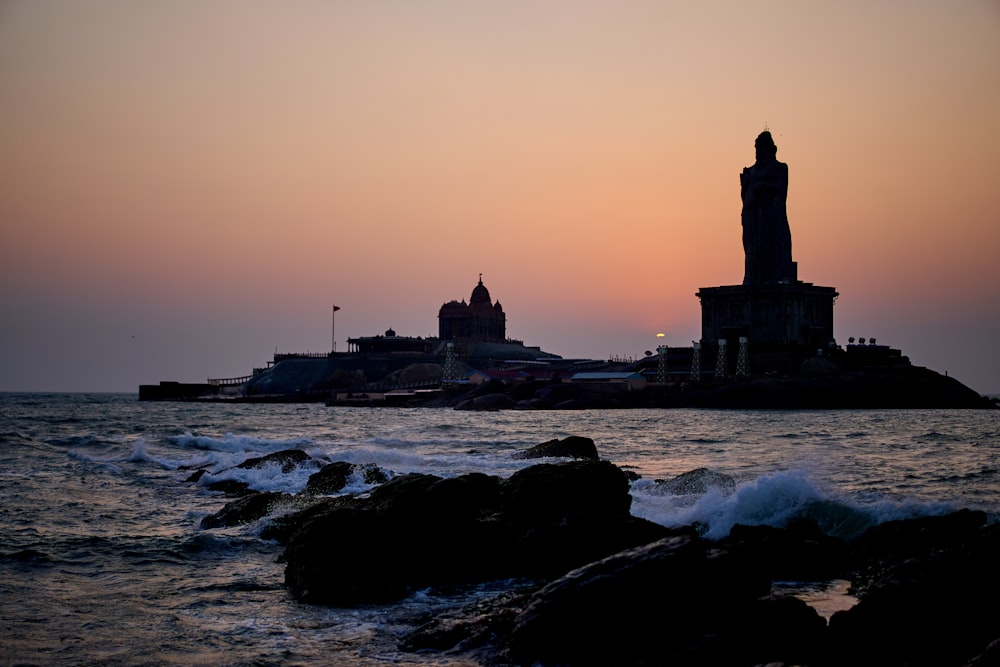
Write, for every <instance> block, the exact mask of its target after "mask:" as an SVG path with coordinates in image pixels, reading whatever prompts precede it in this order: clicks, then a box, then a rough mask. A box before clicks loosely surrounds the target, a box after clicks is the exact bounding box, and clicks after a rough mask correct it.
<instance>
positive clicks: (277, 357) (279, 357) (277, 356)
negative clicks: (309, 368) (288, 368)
mask: <svg viewBox="0 0 1000 667" xmlns="http://www.w3.org/2000/svg"><path fill="white" fill-rule="evenodd" d="M329 356H330V353H329V352H281V353H278V352H275V353H274V363H278V362H279V361H284V360H285V359H326V358H327V357H329Z"/></svg>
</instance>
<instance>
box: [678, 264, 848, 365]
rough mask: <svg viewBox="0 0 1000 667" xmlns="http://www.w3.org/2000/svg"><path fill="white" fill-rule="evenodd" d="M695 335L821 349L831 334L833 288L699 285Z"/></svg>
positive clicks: (708, 339) (710, 339) (714, 339)
mask: <svg viewBox="0 0 1000 667" xmlns="http://www.w3.org/2000/svg"><path fill="white" fill-rule="evenodd" d="M696 296H697V297H698V298H699V299H700V300H701V339H702V341H704V342H706V343H708V344H713V343H716V342H717V341H718V340H719V339H722V338H724V339H726V340H727V341H729V343H730V344H731V345H734V344H736V342H737V341H738V340H739V338H740V336H746V337H747V339H748V340H749V342H750V344H751V345H753V346H754V347H758V348H759V347H762V346H763V347H773V348H802V349H803V350H806V351H811V350H819V349H826V348H827V347H828V346H829V344H830V343H831V342H832V341H833V340H834V338H833V304H834V301H835V300H836V298H837V290H836V289H834V288H833V287H820V286H818V285H813V284H812V283H804V282H800V281H795V282H787V283H774V284H766V285H723V286H721V287H702V288H701V289H700V290H699V291H698V293H697V295H696Z"/></svg>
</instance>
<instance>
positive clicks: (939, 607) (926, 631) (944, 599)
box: [829, 511, 1000, 667]
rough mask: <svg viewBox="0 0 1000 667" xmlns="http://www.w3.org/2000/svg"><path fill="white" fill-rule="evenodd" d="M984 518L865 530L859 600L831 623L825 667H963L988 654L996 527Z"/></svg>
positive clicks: (999, 630) (994, 624) (999, 551)
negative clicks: (830, 666) (850, 666)
mask: <svg viewBox="0 0 1000 667" xmlns="http://www.w3.org/2000/svg"><path fill="white" fill-rule="evenodd" d="M985 521H986V517H985V515H984V514H982V513H981V512H968V511H963V512H958V513H955V514H952V515H948V516H943V517H925V518H922V519H914V520H910V521H900V522H892V523H889V524H884V525H881V526H876V527H875V528H873V529H871V530H870V531H869V532H868V533H866V535H865V536H864V537H863V538H862V539H861V541H860V542H859V544H858V545H857V547H856V549H855V555H854V557H855V560H856V561H857V568H858V575H857V577H856V580H857V581H858V582H860V586H859V590H858V595H859V597H860V598H861V601H860V602H859V603H858V604H857V605H856V606H855V607H853V608H851V609H850V610H848V611H843V612H838V613H836V614H834V616H833V617H832V618H831V619H830V628H829V631H830V640H831V641H830V645H831V647H833V649H832V660H831V663H830V664H844V661H845V660H846V661H848V662H850V663H851V664H855V665H912V666H915V667H918V666H926V667H931V666H947V665H964V664H966V662H967V661H971V660H972V659H973V658H975V657H976V656H977V655H979V654H982V653H984V652H986V651H987V647H988V646H989V645H990V644H991V643H992V642H994V641H995V640H996V639H997V638H1000V611H998V609H997V605H996V600H997V599H998V596H1000V574H998V572H997V563H1000V526H998V525H995V524H994V525H984V524H985ZM992 654H993V656H994V658H995V657H996V652H995V651H992ZM992 664H996V663H992Z"/></svg>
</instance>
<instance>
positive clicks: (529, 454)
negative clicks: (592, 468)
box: [514, 435, 597, 461]
mask: <svg viewBox="0 0 1000 667" xmlns="http://www.w3.org/2000/svg"><path fill="white" fill-rule="evenodd" d="M546 457H566V458H572V459H588V460H591V461H596V460H597V446H596V445H594V441H593V440H591V439H590V438H584V437H582V436H579V435H571V436H568V437H566V438H563V439H561V440H560V439H558V438H556V439H554V440H549V441H547V442H543V443H541V444H539V445H535V446H534V447H531V448H530V449H526V450H524V451H523V452H518V453H516V454H514V458H515V459H541V458H546Z"/></svg>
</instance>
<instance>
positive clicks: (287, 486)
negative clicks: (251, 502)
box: [198, 459, 322, 493]
mask: <svg viewBox="0 0 1000 667" xmlns="http://www.w3.org/2000/svg"><path fill="white" fill-rule="evenodd" d="M321 463H322V462H320V461H315V460H314V459H313V460H309V461H306V462H304V463H302V464H301V465H297V466H295V467H294V468H292V469H291V470H289V471H288V472H285V471H284V470H283V469H282V466H281V464H279V463H268V464H265V465H261V466H259V467H253V468H236V467H230V468H226V469H224V470H221V471H217V472H209V473H206V474H205V475H202V477H201V479H200V480H198V483H199V484H200V485H203V486H204V485H208V484H212V483H213V482H221V481H230V480H231V481H236V482H244V483H246V484H247V485H249V486H250V488H251V489H254V490H255V491H277V492H281V493H298V492H299V491H301V490H302V489H304V488H305V486H306V483H307V482H308V481H309V476H310V475H312V474H313V473H315V472H316V471H317V470H319V469H320V467H321Z"/></svg>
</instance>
